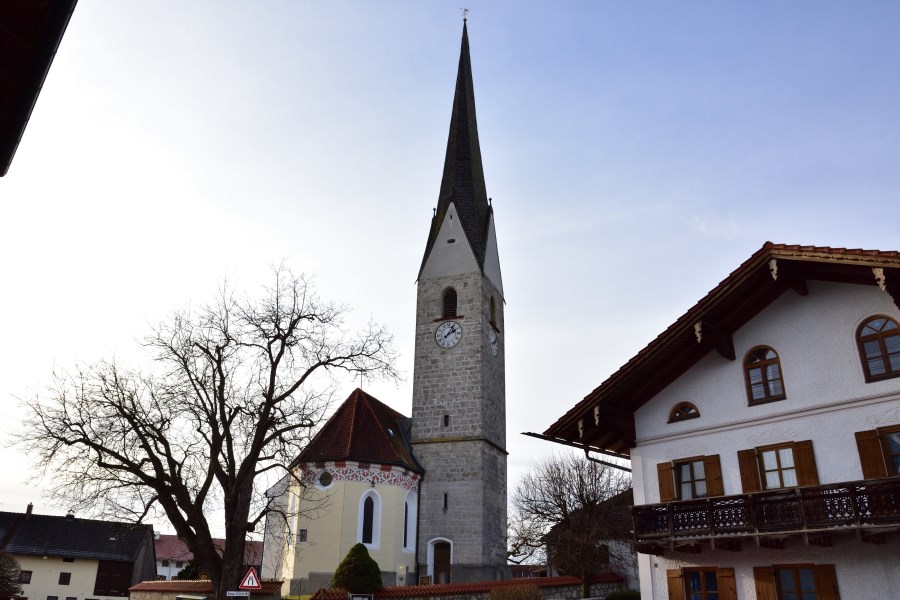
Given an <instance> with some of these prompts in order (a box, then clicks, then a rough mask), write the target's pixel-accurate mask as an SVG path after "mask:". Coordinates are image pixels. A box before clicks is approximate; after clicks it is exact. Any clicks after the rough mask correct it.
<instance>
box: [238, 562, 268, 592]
mask: <svg viewBox="0 0 900 600" xmlns="http://www.w3.org/2000/svg"><path fill="white" fill-rule="evenodd" d="M232 581H233V580H232ZM261 587H262V586H261V585H259V577H257V576H256V569H254V568H253V567H250V570H249V571H247V574H246V575H244V578H243V579H242V580H241V585H239V586H238V588H240V589H242V590H258V589H260V588H261Z"/></svg>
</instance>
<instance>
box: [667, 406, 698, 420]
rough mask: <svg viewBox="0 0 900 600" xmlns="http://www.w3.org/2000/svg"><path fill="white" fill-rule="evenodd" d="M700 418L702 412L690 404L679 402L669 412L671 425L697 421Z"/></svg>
mask: <svg viewBox="0 0 900 600" xmlns="http://www.w3.org/2000/svg"><path fill="white" fill-rule="evenodd" d="M699 416H700V411H699V410H697V407H696V406H694V405H693V404H691V403H690V402H679V403H678V404H676V405H675V406H673V407H672V410H671V411H670V412H669V421H668V422H669V423H675V422H677V421H687V420H688V419H696V418H697V417H699Z"/></svg>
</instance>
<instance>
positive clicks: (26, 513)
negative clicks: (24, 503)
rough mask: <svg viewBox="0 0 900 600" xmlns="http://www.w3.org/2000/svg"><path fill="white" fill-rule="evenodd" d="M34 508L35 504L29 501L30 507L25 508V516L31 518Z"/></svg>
mask: <svg viewBox="0 0 900 600" xmlns="http://www.w3.org/2000/svg"><path fill="white" fill-rule="evenodd" d="M33 509H34V504H32V503H31V502H29V503H28V508H26V509H25V518H26V519H30V518H31V511H32V510H33Z"/></svg>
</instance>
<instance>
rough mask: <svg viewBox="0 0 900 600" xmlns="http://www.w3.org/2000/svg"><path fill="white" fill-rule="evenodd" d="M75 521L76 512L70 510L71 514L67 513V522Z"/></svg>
mask: <svg viewBox="0 0 900 600" xmlns="http://www.w3.org/2000/svg"><path fill="white" fill-rule="evenodd" d="M74 520H75V511H74V510H71V509H69V512H67V513H66V521H74Z"/></svg>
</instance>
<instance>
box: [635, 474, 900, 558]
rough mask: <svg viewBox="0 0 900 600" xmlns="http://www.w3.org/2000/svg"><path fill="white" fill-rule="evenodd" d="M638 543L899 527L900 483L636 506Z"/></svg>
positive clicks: (865, 483) (872, 482) (831, 486)
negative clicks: (896, 525) (897, 525)
mask: <svg viewBox="0 0 900 600" xmlns="http://www.w3.org/2000/svg"><path fill="white" fill-rule="evenodd" d="M631 510H632V513H631V514H632V518H633V520H634V539H635V541H638V542H653V541H663V540H676V539H680V538H701V537H702V538H708V537H716V536H735V535H737V536H741V535H754V534H760V533H776V532H792V531H797V532H802V531H811V530H816V531H821V530H828V529H836V528H851V527H855V528H860V527H874V526H879V525H894V524H900V478H897V477H893V478H888V479H875V480H867V481H853V482H847V483H832V484H828V485H815V486H807V487H801V488H788V489H780V490H769V491H765V492H756V493H752V494H741V495H737V496H719V497H716V498H702V499H699V500H685V501H681V502H677V501H676V502H666V503H664V504H645V505H642V506H634V507H632V509H631Z"/></svg>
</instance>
